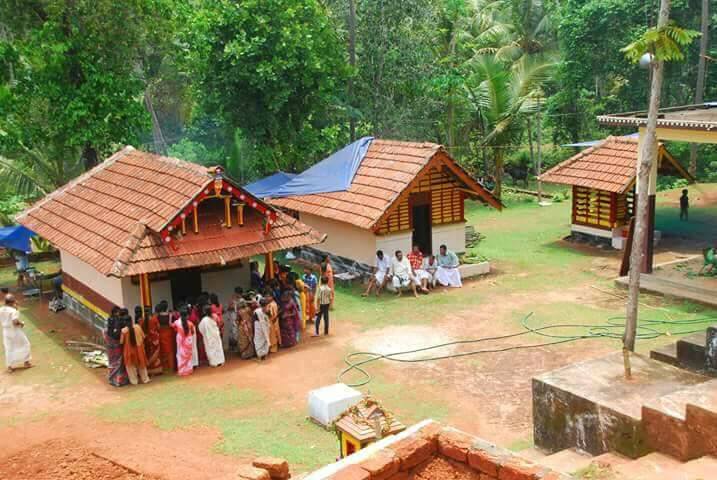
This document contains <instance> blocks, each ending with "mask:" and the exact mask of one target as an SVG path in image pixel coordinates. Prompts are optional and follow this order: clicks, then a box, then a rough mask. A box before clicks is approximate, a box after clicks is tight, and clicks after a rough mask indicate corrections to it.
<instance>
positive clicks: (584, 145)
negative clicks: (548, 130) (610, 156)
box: [560, 132, 640, 148]
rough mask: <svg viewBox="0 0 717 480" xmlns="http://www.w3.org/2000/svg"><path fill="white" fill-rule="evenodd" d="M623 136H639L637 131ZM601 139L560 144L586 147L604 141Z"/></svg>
mask: <svg viewBox="0 0 717 480" xmlns="http://www.w3.org/2000/svg"><path fill="white" fill-rule="evenodd" d="M623 136H624V137H625V138H638V137H639V136H640V134H639V133H637V132H635V133H631V134H630V135H623ZM604 140H605V139H602V140H590V141H588V142H578V143H566V144H565V145H560V146H561V147H578V148H586V147H592V146H595V145H597V144H598V143H600V142H602V141H604Z"/></svg>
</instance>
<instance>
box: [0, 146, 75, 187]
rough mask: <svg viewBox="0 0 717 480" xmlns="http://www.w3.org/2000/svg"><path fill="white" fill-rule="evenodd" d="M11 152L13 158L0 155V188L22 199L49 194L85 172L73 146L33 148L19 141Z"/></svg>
mask: <svg viewBox="0 0 717 480" xmlns="http://www.w3.org/2000/svg"><path fill="white" fill-rule="evenodd" d="M8 153H9V154H10V155H11V156H12V158H8V157H6V156H4V155H2V154H0V189H2V190H4V191H11V192H13V193H15V194H17V195H21V196H26V197H37V196H42V195H47V194H48V193H50V192H52V191H53V190H55V189H56V188H58V187H61V186H62V185H64V184H65V183H67V182H68V181H69V180H70V179H72V178H74V177H76V176H77V175H79V174H80V173H82V171H83V164H82V158H81V157H80V155H79V151H78V150H77V149H76V148H72V147H70V148H67V147H61V146H60V147H58V146H45V147H43V148H31V147H28V146H26V145H24V144H23V143H22V142H19V144H18V145H17V148H14V149H12V151H11V152H8Z"/></svg>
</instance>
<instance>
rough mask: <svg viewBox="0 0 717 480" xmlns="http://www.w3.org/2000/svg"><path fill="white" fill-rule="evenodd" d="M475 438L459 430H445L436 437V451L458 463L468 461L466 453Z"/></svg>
mask: <svg viewBox="0 0 717 480" xmlns="http://www.w3.org/2000/svg"><path fill="white" fill-rule="evenodd" d="M474 441H475V437H473V436H471V435H468V434H467V433H463V432H461V431H459V430H455V429H449V428H445V429H443V430H442V431H441V433H440V435H439V436H438V451H439V452H440V453H441V455H444V456H446V457H448V458H452V459H453V460H458V461H459V462H464V463H465V462H467V461H468V451H469V450H470V449H471V446H472V445H473V442H474Z"/></svg>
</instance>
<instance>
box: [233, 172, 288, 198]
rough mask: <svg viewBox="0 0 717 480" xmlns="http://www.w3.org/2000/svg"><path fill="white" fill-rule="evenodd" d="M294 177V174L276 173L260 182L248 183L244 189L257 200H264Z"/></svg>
mask: <svg viewBox="0 0 717 480" xmlns="http://www.w3.org/2000/svg"><path fill="white" fill-rule="evenodd" d="M295 176H296V174H295V173H286V172H277V173H275V174H273V175H269V176H268V177H264V178H262V179H261V180H257V181H256V182H254V183H250V184H249V185H247V186H245V187H244V189H245V190H246V191H247V192H249V193H251V194H252V195H256V196H257V197H259V198H266V197H268V196H270V195H271V193H272V192H274V191H276V190H278V189H279V188H280V187H281V186H283V185H284V184H285V183H287V182H288V181H289V180H291V179H292V178H294V177H295Z"/></svg>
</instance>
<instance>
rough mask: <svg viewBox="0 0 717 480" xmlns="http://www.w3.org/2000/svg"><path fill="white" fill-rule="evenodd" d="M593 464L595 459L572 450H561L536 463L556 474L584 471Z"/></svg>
mask: <svg viewBox="0 0 717 480" xmlns="http://www.w3.org/2000/svg"><path fill="white" fill-rule="evenodd" d="M592 462H593V457H592V456H591V455H590V454H588V453H585V452H580V451H578V450H574V449H572V448H568V449H565V450H561V451H559V452H557V453H553V454H552V455H548V456H546V457H543V458H541V459H539V460H537V461H536V463H538V464H539V465H542V466H544V467H547V468H549V469H551V470H554V471H556V472H560V473H565V474H571V473H574V472H577V471H578V470H582V469H584V468H586V467H588V466H590V464H591V463H592Z"/></svg>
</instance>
